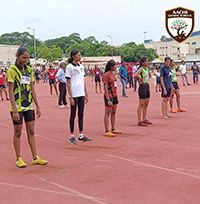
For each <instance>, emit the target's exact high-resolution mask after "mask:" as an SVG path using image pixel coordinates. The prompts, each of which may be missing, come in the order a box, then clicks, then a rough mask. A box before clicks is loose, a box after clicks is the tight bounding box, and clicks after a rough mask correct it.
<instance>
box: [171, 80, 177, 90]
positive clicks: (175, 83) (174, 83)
mask: <svg viewBox="0 0 200 204" xmlns="http://www.w3.org/2000/svg"><path fill="white" fill-rule="evenodd" d="M172 85H173V87H174V89H175V90H177V89H179V85H178V83H177V82H172Z"/></svg>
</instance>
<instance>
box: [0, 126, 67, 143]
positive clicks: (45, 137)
mask: <svg viewBox="0 0 200 204" xmlns="http://www.w3.org/2000/svg"><path fill="white" fill-rule="evenodd" d="M0 126H3V127H6V128H10V127H11V125H7V124H5V123H0ZM22 134H26V131H24V130H22ZM35 136H36V137H39V138H42V139H47V140H49V141H51V142H57V143H64V141H61V140H56V139H53V138H51V137H47V136H40V135H38V134H35Z"/></svg>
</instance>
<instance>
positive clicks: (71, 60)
mask: <svg viewBox="0 0 200 204" xmlns="http://www.w3.org/2000/svg"><path fill="white" fill-rule="evenodd" d="M79 52H80V51H79V50H72V51H71V52H70V58H69V59H68V63H72V62H73V57H74V56H75V55H77V54H78V53H79Z"/></svg>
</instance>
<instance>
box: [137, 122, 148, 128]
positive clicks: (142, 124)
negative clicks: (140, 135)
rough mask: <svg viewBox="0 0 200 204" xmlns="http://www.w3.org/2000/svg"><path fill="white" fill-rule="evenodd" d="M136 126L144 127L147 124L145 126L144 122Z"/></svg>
mask: <svg viewBox="0 0 200 204" xmlns="http://www.w3.org/2000/svg"><path fill="white" fill-rule="evenodd" d="M138 126H142V127H146V126H147V124H145V123H144V122H138Z"/></svg>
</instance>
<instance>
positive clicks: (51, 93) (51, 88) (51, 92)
mask: <svg viewBox="0 0 200 204" xmlns="http://www.w3.org/2000/svg"><path fill="white" fill-rule="evenodd" d="M50 95H51V96H52V95H53V87H52V84H51V85H50Z"/></svg>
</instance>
